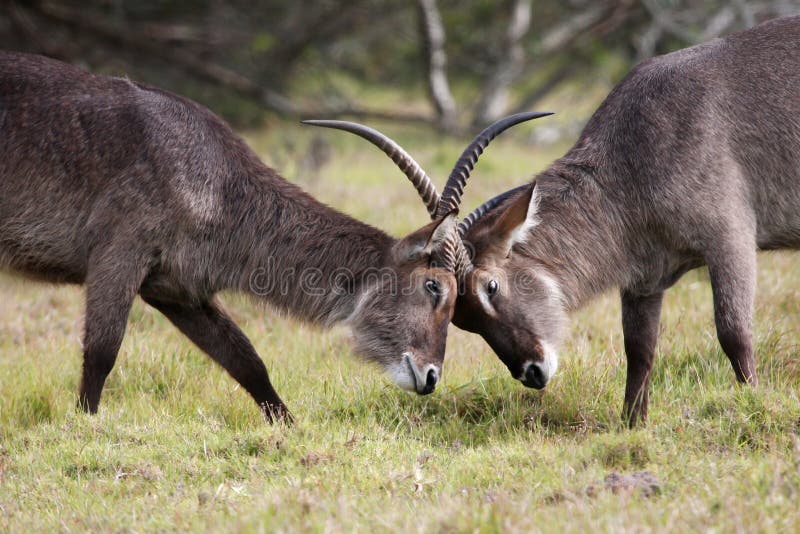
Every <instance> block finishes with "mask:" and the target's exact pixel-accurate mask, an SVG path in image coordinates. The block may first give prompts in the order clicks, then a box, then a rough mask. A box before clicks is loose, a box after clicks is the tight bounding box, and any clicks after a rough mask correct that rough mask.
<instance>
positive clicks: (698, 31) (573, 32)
mask: <svg viewBox="0 0 800 534" xmlns="http://www.w3.org/2000/svg"><path fill="white" fill-rule="evenodd" d="M792 13H800V0H771V1H770V0H763V1H745V0H733V1H722V0H709V1H699V0H594V1H592V0H566V1H552V0H550V1H540V2H533V1H532V0H439V1H438V2H436V0H417V2H407V1H402V0H317V1H312V0H269V1H264V2H258V3H254V2H251V1H245V0H226V1H223V0H170V1H167V0H138V1H125V0H90V1H85V0H84V1H80V0H28V1H12V0H4V2H3V3H2V8H1V10H0V46H2V47H4V48H6V49H13V50H22V51H28V52H36V53H42V54H45V55H49V56H52V57H56V58H59V59H63V60H65V61H70V62H73V63H78V64H81V65H84V66H86V67H88V68H90V69H92V70H94V71H98V72H106V73H112V74H126V75H129V76H131V77H134V78H137V79H140V80H142V81H145V82H148V81H149V82H151V83H154V84H157V85H159V86H162V87H165V88H168V89H172V90H174V91H177V92H181V93H183V94H187V95H188V96H190V97H192V98H194V99H196V100H199V101H201V102H205V103H207V104H210V105H212V106H213V107H214V109H215V110H217V111H219V112H221V113H222V114H224V115H226V116H227V117H228V118H229V119H230V120H232V121H234V122H236V123H238V124H240V125H242V124H244V125H246V124H255V123H257V122H258V121H260V119H261V117H262V116H263V113H264V112H265V111H269V112H274V113H278V114H280V115H284V116H290V117H297V116H309V115H314V116H316V117H334V116H349V117H355V118H360V119H366V118H369V119H389V120H397V121H406V122H420V123H428V124H434V125H437V126H439V127H440V128H442V129H444V130H447V131H451V132H457V131H459V129H460V128H464V127H465V126H467V125H470V124H477V125H482V124H484V123H486V122H489V121H491V120H493V119H495V118H497V117H498V116H500V115H503V114H505V113H508V112H511V111H516V110H520V109H530V108H532V107H534V106H535V104H536V102H537V101H539V100H540V99H541V98H543V97H544V96H546V95H547V94H548V93H549V92H550V91H553V90H554V89H556V88H558V87H560V86H561V84H563V83H565V82H567V81H569V80H572V79H575V78H584V79H588V80H591V79H592V77H594V76H596V74H597V73H598V72H599V69H603V68H604V67H603V66H602V65H601V64H599V62H598V58H600V57H603V56H604V55H607V54H613V55H616V56H618V57H622V58H624V59H625V60H626V61H627V63H628V64H633V63H634V62H635V61H639V60H641V59H644V58H646V57H649V56H651V55H653V54H659V53H665V52H668V51H670V50H674V49H676V48H681V47H684V46H688V45H691V44H694V43H697V42H700V41H704V40H708V39H711V38H713V37H715V36H717V35H720V34H722V33H727V32H731V31H734V30H738V29H742V28H745V27H749V26H751V25H753V24H755V23H758V22H760V21H763V20H766V19H769V18H772V17H776V16H781V15H788V14H792ZM367 88H370V89H367ZM382 88H386V89H389V90H390V92H393V93H394V94H401V95H403V96H402V98H401V99H400V101H401V102H402V103H403V104H402V105H396V104H394V105H393V104H391V103H390V104H385V103H384V104H382V105H381V106H380V107H378V106H377V104H376V103H378V102H385V101H386V99H385V98H380V97H376V91H377V90H378V89H382ZM425 88H427V91H426V90H425ZM364 95H366V97H365V96H364ZM425 100H427V102H428V106H427V109H426V106H424V105H417V104H416V103H424V102H425ZM395 101H397V98H395ZM412 102H413V103H414V104H413V105H411V103H412ZM457 110H461V112H460V113H459V112H457ZM467 110H468V111H469V113H465V111H467Z"/></svg>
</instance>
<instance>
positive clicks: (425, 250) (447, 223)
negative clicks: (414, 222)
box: [395, 212, 457, 260]
mask: <svg viewBox="0 0 800 534" xmlns="http://www.w3.org/2000/svg"><path fill="white" fill-rule="evenodd" d="M456 224H457V217H456V213H455V212H453V213H451V214H449V215H447V216H446V217H444V218H443V219H440V220H438V221H433V222H432V223H430V224H428V225H426V226H423V227H422V228H420V229H419V230H417V231H416V232H414V233H413V234H411V235H409V236H408V237H406V238H405V239H403V240H402V241H400V242H399V243H398V244H397V245H396V247H395V254H396V256H397V258H398V259H400V260H415V259H418V258H422V257H424V256H430V255H431V254H433V253H434V252H436V251H437V250H439V249H441V248H442V247H443V246H444V245H445V244H446V243H448V242H449V241H452V239H453V238H454V236H455V235H456Z"/></svg>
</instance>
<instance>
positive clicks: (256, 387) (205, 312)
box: [142, 292, 292, 422]
mask: <svg viewBox="0 0 800 534" xmlns="http://www.w3.org/2000/svg"><path fill="white" fill-rule="evenodd" d="M142 298H144V300H145V302H147V303H148V304H150V305H151V306H153V307H154V308H156V309H157V310H158V311H160V312H161V313H163V314H164V315H165V316H166V317H167V319H169V320H170V322H172V324H174V325H175V326H176V327H178V329H179V330H180V331H181V332H183V334H184V335H186V337H188V338H189V339H190V340H191V341H192V342H193V343H194V344H195V345H197V346H198V347H200V348H201V349H202V350H203V351H204V352H205V353H206V354H208V355H209V356H211V358H212V359H213V360H214V361H216V362H217V363H218V364H219V365H221V366H222V367H223V368H224V369H225V370H226V371H228V373H229V374H230V375H231V376H232V377H233V378H234V379H235V380H236V381H237V382H239V384H241V385H242V387H243V388H244V389H245V390H246V391H247V392H248V393H250V395H251V396H252V397H253V399H254V400H255V401H256V403H258V405H259V407H261V409H262V411H263V412H264V416H265V417H266V418H267V420H269V421H272V420H273V419H284V420H286V421H288V422H291V419H292V417H291V414H290V413H289V410H288V409H287V408H286V405H285V404H284V403H283V401H282V400H281V399H280V397H278V394H277V393H276V392H275V389H274V388H273V387H272V383H271V382H270V380H269V376H268V375H267V368H266V367H265V366H264V362H263V361H262V360H261V358H259V357H258V354H257V353H256V350H255V348H253V345H252V344H251V343H250V340H249V339H247V336H245V335H244V333H243V332H242V331H241V330H240V329H239V327H238V326H236V324H235V323H234V322H233V321H232V320H231V318H230V317H228V315H227V314H226V313H225V312H224V310H223V309H222V308H221V307H220V306H219V305H217V304H216V303H215V302H206V303H202V304H197V305H190V304H182V303H175V302H165V301H163V300H159V299H158V297H155V296H153V295H148V294H146V292H145V294H143V295H142Z"/></svg>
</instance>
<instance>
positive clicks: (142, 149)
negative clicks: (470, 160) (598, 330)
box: [0, 53, 458, 420]
mask: <svg viewBox="0 0 800 534" xmlns="http://www.w3.org/2000/svg"><path fill="white" fill-rule="evenodd" d="M404 157H406V156H404V155H402V154H400V155H398V156H397V158H398V159H397V161H399V162H402V160H403V158H404ZM457 239H458V238H457V234H456V218H455V215H449V216H445V217H442V218H438V219H437V220H436V221H434V222H432V223H429V224H428V225H427V226H424V227H423V228H421V229H420V230H418V231H416V232H414V233H412V234H411V235H409V236H407V237H405V238H403V239H400V240H398V239H393V238H392V237H390V236H388V235H386V234H385V233H383V232H382V231H380V230H378V229H376V228H373V227H371V226H369V225H367V224H364V223H361V222H359V221H356V220H354V219H352V218H350V217H348V216H347V215H344V214H342V213H340V212H338V211H336V210H334V209H332V208H329V207H327V206H325V205H323V204H321V203H319V202H317V201H316V200H314V199H313V198H311V197H310V196H309V195H307V194H306V193H304V192H303V191H301V190H300V188H298V187H297V186H295V185H293V184H291V183H289V182H287V181H285V180H283V179H282V178H281V177H280V176H279V175H278V174H277V173H276V172H275V171H274V170H272V169H270V168H268V167H267V166H265V165H264V164H263V163H262V162H261V161H260V160H259V159H258V157H257V156H256V155H255V154H254V153H253V151H252V150H250V149H249V148H248V147H247V145H246V144H245V143H244V142H243V141H242V140H241V139H240V138H239V137H237V136H236V135H235V134H234V133H233V131H232V130H231V129H230V127H229V126H228V125H227V124H225V122H223V121H222V120H221V119H219V118H218V117H217V116H216V115H214V114H213V113H211V112H210V111H209V110H207V109H206V108H204V107H202V106H200V105H198V104H196V103H194V102H192V101H190V100H188V99H186V98H182V97H180V96H177V95H173V94H170V93H168V92H166V91H162V90H160V89H157V88H154V87H149V86H146V85H143V84H140V83H136V82H132V81H130V80H127V79H121V78H112V77H106V76H97V75H93V74H90V73H87V72H85V71H83V70H80V69H78V68H76V67H73V66H70V65H67V64H64V63H61V62H58V61H54V60H51V59H48V58H45V57H40V56H33V55H25V54H17V53H0V267H3V268H5V269H8V270H11V271H12V272H16V273H20V274H22V275H24V276H27V277H30V278H34V279H39V280H44V281H48V282H59V283H62V282H63V283H84V284H85V285H86V318H85V331H84V337H83V373H82V380H81V385H80V391H79V397H78V404H79V406H80V408H82V409H83V410H86V411H88V412H91V413H94V412H96V411H97V408H98V403H99V401H100V395H101V391H102V389H103V384H104V382H105V380H106V377H107V376H108V374H109V372H110V371H111V369H112V367H113V365H114V361H115V359H116V357H117V352H118V350H119V348H120V344H121V341H122V338H123V334H124V331H125V325H126V322H127V317H128V312H129V310H130V307H131V304H132V302H133V300H134V297H135V296H136V295H137V294H138V295H140V296H141V297H142V299H143V300H144V301H145V302H147V303H148V304H149V305H151V306H153V307H154V308H156V309H157V310H159V311H160V312H161V313H163V314H164V315H165V316H166V317H167V318H168V319H169V320H170V321H171V322H172V323H173V324H174V325H175V326H176V327H177V328H178V329H179V330H180V331H181V332H183V333H184V334H185V335H186V336H187V337H188V338H189V339H190V340H191V341H193V342H194V343H195V344H196V345H197V346H198V347H199V348H200V349H202V350H203V351H205V352H206V353H207V354H208V355H209V356H211V358H213V359H214V361H216V362H217V363H218V364H219V365H221V366H222V367H223V368H225V370H226V371H228V372H229V373H230V374H231V375H232V376H233V378H234V379H236V380H237V381H238V382H239V383H240V384H241V385H242V387H243V388H244V389H245V390H247V392H249V393H250V395H252V397H253V398H254V399H255V401H256V402H257V403H258V404H259V406H260V407H261V408H262V410H263V411H264V414H265V416H266V417H267V418H268V419H269V420H272V419H273V418H274V417H286V418H289V417H290V416H289V412H288V411H287V409H286V406H285V405H284V403H283V402H282V401H281V399H280V398H279V397H278V395H277V393H276V392H275V390H274V389H273V387H272V385H271V383H270V380H269V378H268V376H267V370H266V368H265V366H264V363H263V362H262V361H261V359H260V358H259V357H258V355H257V354H256V351H255V350H254V348H253V346H252V345H251V343H250V341H249V340H248V339H247V337H246V336H245V335H244V334H243V333H242V331H241V330H239V328H238V327H237V326H236V325H235V324H234V323H233V321H232V320H231V319H230V318H229V316H228V315H227V314H226V313H225V311H224V310H223V309H222V307H221V306H220V304H219V303H218V302H217V301H216V300H215V298H214V296H215V294H216V293H218V292H219V291H221V290H226V289H231V290H239V291H244V292H247V293H250V294H254V295H257V296H258V297H259V298H260V299H263V300H264V301H266V302H267V303H269V304H271V305H274V306H275V307H277V308H279V309H281V310H284V311H286V312H288V313H289V314H291V315H293V316H295V317H298V318H300V319H301V320H305V321H308V322H310V323H314V324H319V325H326V326H327V325H331V324H333V323H341V322H344V323H346V324H348V325H349V326H350V327H351V328H352V331H353V334H354V339H355V344H356V350H357V352H359V353H361V354H363V355H364V356H365V357H366V358H367V359H368V360H371V361H374V362H377V363H379V364H381V365H382V366H383V367H384V369H385V370H386V371H387V372H388V374H389V375H390V376H391V377H392V378H393V380H394V381H395V382H396V383H397V384H398V385H399V386H400V387H402V388H405V389H409V390H414V391H416V392H417V393H419V394H427V393H430V392H431V391H433V389H434V387H435V386H436V383H437V381H438V380H439V378H440V377H441V366H442V360H443V357H444V351H445V339H446V333H447V326H448V325H449V323H450V319H451V317H452V313H453V307H454V305H455V300H456V280H455V277H454V266H453V264H452V261H448V258H452V254H451V253H449V252H448V250H450V251H452V249H453V247H454V244H455V243H456V242H457ZM433 258H436V263H437V264H438V266H437V265H431V262H432V261H433Z"/></svg>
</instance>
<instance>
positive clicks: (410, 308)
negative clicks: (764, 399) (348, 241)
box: [303, 120, 460, 395]
mask: <svg viewBox="0 0 800 534" xmlns="http://www.w3.org/2000/svg"><path fill="white" fill-rule="evenodd" d="M303 122H304V123H306V124H313V125H316V126H323V127H327V128H335V129H341V130H346V131H350V132H353V133H356V134H357V135H359V136H361V137H364V138H366V139H368V140H370V141H371V142H372V143H374V144H375V145H377V146H378V147H380V148H381V149H382V150H383V151H384V152H386V153H387V154H389V155H390V157H391V158H392V160H393V161H394V162H395V163H396V164H397V165H398V166H399V167H400V168H401V169H402V170H403V172H404V173H405V174H406V176H407V177H408V178H409V179H410V180H411V182H412V183H413V184H414V185H415V187H416V188H417V191H418V192H419V194H420V196H421V197H422V198H423V200H425V201H426V206H427V207H428V212H429V213H430V214H431V216H432V218H433V222H431V223H429V224H428V225H426V226H424V227H422V228H421V229H419V230H417V231H415V232H413V233H411V234H410V235H408V236H406V237H405V238H403V239H400V240H398V241H395V242H394V243H393V244H392V245H391V248H390V249H389V251H388V253H387V254H385V256H384V260H383V262H382V265H381V267H380V268H378V269H375V270H373V271H371V272H368V273H364V274H363V275H362V276H361V277H360V279H361V284H362V290H361V291H360V295H359V297H358V300H357V302H356V305H355V310H354V311H353V313H352V315H351V316H350V318H349V319H348V323H349V325H350V327H351V329H352V332H353V337H354V341H355V349H356V352H358V353H359V354H361V355H363V356H364V357H366V358H367V359H368V360H372V361H375V362H377V363H379V364H380V365H382V366H383V368H384V370H385V371H386V372H387V374H388V375H389V376H390V377H391V378H392V380H394V382H395V383H396V384H397V385H398V386H400V387H401V388H403V389H406V390H410V391H415V392H417V393H418V394H420V395H425V394H428V393H431V392H432V391H433V390H434V388H435V386H436V383H437V382H438V381H439V379H440V378H441V375H442V363H443V361H444V353H445V342H446V339H447V327H448V325H449V324H450V321H451V319H452V317H453V311H454V307H455V303H456V297H457V294H458V285H457V282H456V276H455V272H456V263H455V262H456V250H457V247H458V244H459V242H460V240H459V237H458V232H457V222H458V221H457V217H456V211H457V208H456V209H454V210H451V211H452V212H451V213H444V214H442V215H441V216H436V214H435V211H436V209H437V203H438V200H439V196H438V194H436V189H435V188H433V186H432V182H431V180H430V178H429V177H428V176H427V175H426V174H425V171H423V170H422V168H421V167H420V166H419V165H418V164H417V163H416V162H415V161H414V160H413V159H412V158H411V156H409V155H408V154H407V153H406V152H405V151H404V150H403V149H402V148H401V147H400V146H398V145H397V144H396V143H395V142H394V141H392V140H391V139H389V138H388V137H386V136H384V135H383V134H381V133H380V132H377V131H375V130H373V129H372V128H369V127H367V126H363V125H360V124H355V123H350V122H346V121H332V120H309V121H303Z"/></svg>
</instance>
